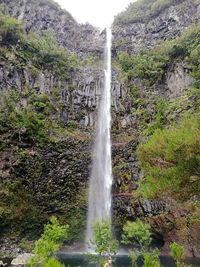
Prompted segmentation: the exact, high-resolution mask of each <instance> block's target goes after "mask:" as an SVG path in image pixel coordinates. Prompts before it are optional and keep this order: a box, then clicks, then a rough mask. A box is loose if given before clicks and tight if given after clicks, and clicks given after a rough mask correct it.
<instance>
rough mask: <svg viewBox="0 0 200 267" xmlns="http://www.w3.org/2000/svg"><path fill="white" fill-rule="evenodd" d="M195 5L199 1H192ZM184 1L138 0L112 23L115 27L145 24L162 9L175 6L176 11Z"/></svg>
mask: <svg viewBox="0 0 200 267" xmlns="http://www.w3.org/2000/svg"><path fill="white" fill-rule="evenodd" d="M194 1H195V3H196V4H198V3H199V0H194ZM194 1H193V2H194ZM183 2H186V3H187V2H188V1H186V0H138V1H136V2H135V3H131V4H129V6H128V8H127V9H126V10H125V11H123V12H121V13H120V14H119V15H117V16H116V17H115V21H114V23H115V24H117V25H123V24H129V23H134V22H145V21H148V20H149V18H151V17H153V16H156V15H158V14H159V13H161V12H162V11H163V10H164V9H166V8H168V7H170V6H175V7H177V9H178V8H179V6H182V5H181V4H182V3H183Z"/></svg>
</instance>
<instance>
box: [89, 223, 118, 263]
mask: <svg viewBox="0 0 200 267" xmlns="http://www.w3.org/2000/svg"><path fill="white" fill-rule="evenodd" d="M92 228H93V239H92V240H90V241H89V247H90V248H91V249H92V250H94V252H95V253H97V255H94V254H92V253H88V254H87V256H88V259H89V260H92V261H94V262H96V263H97V264H98V266H104V264H105V256H106V255H113V254H116V252H117V250H118V247H119V244H118V241H117V240H115V239H113V236H112V231H111V228H110V223H109V220H108V219H104V220H102V221H96V222H95V223H94V224H93V227H92Z"/></svg>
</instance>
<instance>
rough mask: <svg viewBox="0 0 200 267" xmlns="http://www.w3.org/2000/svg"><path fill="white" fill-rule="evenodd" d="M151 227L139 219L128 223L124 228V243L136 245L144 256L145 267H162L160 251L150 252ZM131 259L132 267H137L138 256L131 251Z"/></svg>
mask: <svg viewBox="0 0 200 267" xmlns="http://www.w3.org/2000/svg"><path fill="white" fill-rule="evenodd" d="M150 229H151V227H150V225H149V224H147V223H143V222H142V221H141V220H139V219H137V220H136V221H135V222H129V221H128V222H126V224H125V225H124V227H123V236H122V242H123V243H125V244H134V242H136V244H138V245H139V248H140V250H141V252H142V256H143V267H160V260H159V254H160V253H159V250H157V249H155V250H153V251H148V248H149V246H150V243H151V240H152V239H151V231H150ZM129 257H130V258H131V260H132V266H135V267H137V258H138V255H137V254H136V253H135V252H134V251H133V250H130V251H129Z"/></svg>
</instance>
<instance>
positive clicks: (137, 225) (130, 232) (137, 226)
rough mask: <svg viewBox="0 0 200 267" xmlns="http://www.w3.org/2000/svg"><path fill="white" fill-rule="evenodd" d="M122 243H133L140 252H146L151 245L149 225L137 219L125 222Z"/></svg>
mask: <svg viewBox="0 0 200 267" xmlns="http://www.w3.org/2000/svg"><path fill="white" fill-rule="evenodd" d="M122 239H123V243H124V244H130V243H132V241H135V242H136V243H137V244H138V245H139V246H140V248H141V249H142V250H146V249H147V248H148V246H149V245H150V243H151V232H150V225H149V224H147V223H143V222H142V221H141V220H139V219H137V220H136V221H135V222H129V221H128V222H127V223H126V224H125V225H124V227H123V236H122Z"/></svg>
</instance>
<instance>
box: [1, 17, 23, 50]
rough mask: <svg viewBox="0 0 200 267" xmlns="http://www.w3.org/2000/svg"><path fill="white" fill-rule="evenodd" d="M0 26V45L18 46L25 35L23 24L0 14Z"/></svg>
mask: <svg viewBox="0 0 200 267" xmlns="http://www.w3.org/2000/svg"><path fill="white" fill-rule="evenodd" d="M0 25H1V27H0V44H1V45H7V46H11V45H16V44H17V43H18V42H19V40H20V39H21V38H22V35H23V33H24V29H23V24H22V22H21V21H18V20H16V19H14V18H11V17H9V16H5V15H2V14H1V13H0Z"/></svg>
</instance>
